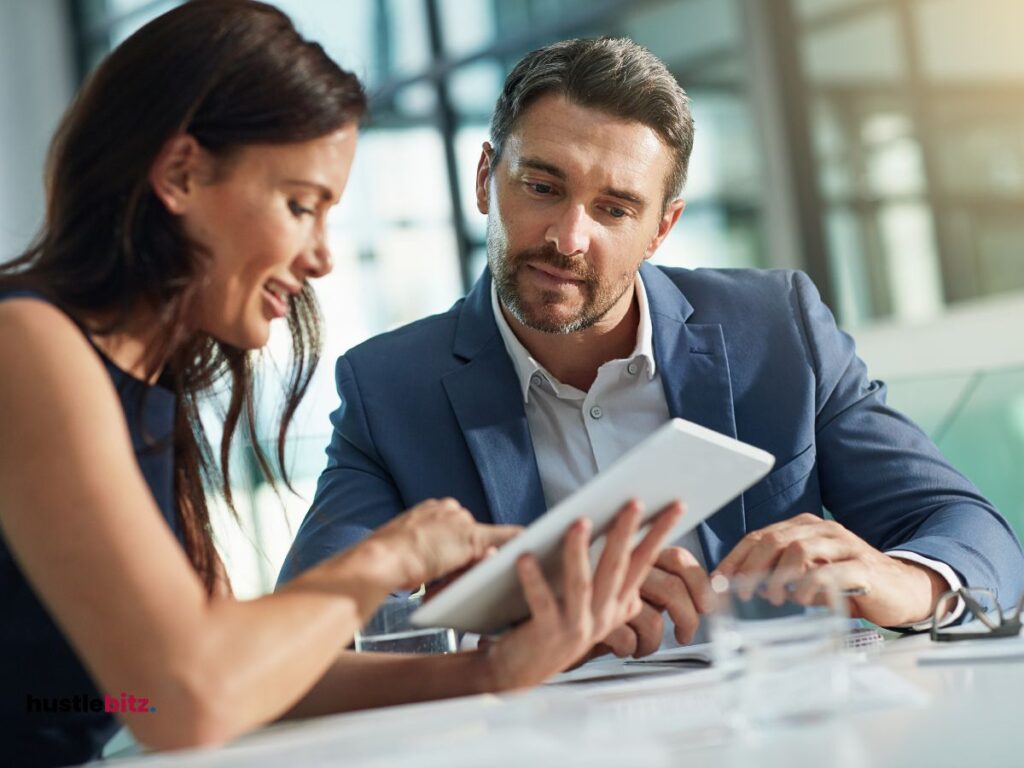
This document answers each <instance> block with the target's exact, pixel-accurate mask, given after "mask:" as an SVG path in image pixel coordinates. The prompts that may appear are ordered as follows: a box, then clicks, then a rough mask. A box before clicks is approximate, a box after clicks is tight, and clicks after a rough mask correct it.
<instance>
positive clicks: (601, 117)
mask: <svg viewBox="0 0 1024 768" xmlns="http://www.w3.org/2000/svg"><path fill="white" fill-rule="evenodd" d="M503 154H507V156H508V159H509V161H510V164H511V165H512V166H513V167H516V166H519V165H522V161H523V160H528V161H540V162H542V163H546V164H548V165H551V166H553V167H556V168H558V169H560V170H561V171H562V172H563V173H564V174H565V175H567V176H569V175H573V174H575V173H579V172H585V173H588V174H592V173H595V172H597V171H601V172H602V175H604V176H606V177H609V181H612V182H614V183H616V184H626V183H628V184H630V185H633V186H648V185H649V184H650V183H651V182H653V183H654V186H655V187H658V188H659V189H660V187H661V185H662V183H663V181H664V178H665V173H666V172H667V170H668V169H669V168H670V167H671V162H672V156H671V152H670V151H669V149H668V147H667V146H666V145H665V144H664V143H663V142H662V140H661V138H660V137H659V136H658V134H657V132H655V131H654V129H652V128H650V127H649V126H647V125H644V124H643V123H640V122H638V121H633V120H628V119H624V118H621V117H618V116H616V115H612V114H610V113H608V112H604V111H601V110H598V109H594V108H591V107H583V106H580V105H578V104H573V103H571V102H569V101H567V100H566V99H565V98H564V97H562V96H560V95H548V96H544V97H542V98H540V99H538V100H537V102H535V103H534V104H532V105H531V106H530V107H529V108H528V109H527V110H526V111H525V112H524V113H523V115H522V116H521V117H520V119H519V120H518V121H517V124H516V127H515V128H514V129H513V131H512V132H511V133H510V135H509V137H508V139H507V140H506V146H505V149H503ZM652 175H653V179H652Z"/></svg>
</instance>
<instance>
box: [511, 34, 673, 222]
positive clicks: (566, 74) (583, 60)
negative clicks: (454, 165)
mask: <svg viewBox="0 0 1024 768" xmlns="http://www.w3.org/2000/svg"><path fill="white" fill-rule="evenodd" d="M549 93H558V94H561V95H562V96H564V97H565V98H566V99H568V100H569V101H570V102H572V103H574V104H578V105H579V106H582V107H588V108H590V109H596V110H600V111H602V112H607V113H608V114H611V115H614V116H616V117H620V118H624V119H627V120H633V121H636V122H638V123H642V124H643V125H646V126H647V127H648V128H650V129H651V130H653V131H654V132H655V133H657V134H658V136H659V137H660V138H661V140H662V141H663V142H664V143H665V145H666V146H667V147H668V148H669V149H670V150H671V151H672V154H673V156H674V163H673V166H672V172H671V173H670V174H669V177H668V180H667V183H666V185H665V199H664V204H666V205H667V204H668V202H669V200H672V199H673V198H675V197H676V196H677V195H678V194H679V193H680V192H681V191H682V189H683V184H685V183H686V169H687V166H688V165H689V162H690V152H691V150H692V149H693V115H691V114H690V98H689V97H688V96H687V95H686V92H685V91H684V90H683V89H682V87H681V86H680V85H679V83H678V82H676V79H675V78H674V77H673V76H672V73H671V72H669V71H668V68H667V67H666V66H665V65H664V63H662V61H661V59H659V58H658V57H657V56H655V55H654V54H653V53H651V52H650V51H648V50H647V49H646V48H644V47H643V46H640V45H637V44H636V43H634V42H633V41H632V40H629V39H628V38H624V37H622V38H611V37H601V38H595V39H578V40H564V41H562V42H560V43H554V44H553V45H549V46H546V47H544V48H538V49H537V50H535V51H532V52H531V53H528V54H526V56H525V57H524V58H523V59H522V61H520V62H519V63H518V64H516V66H515V67H514V68H513V69H512V71H511V72H510V73H509V75H508V77H507V78H506V79H505V86H504V88H502V91H501V95H500V96H499V97H498V102H497V104H496V105H495V107H494V115H493V116H492V117H491V144H492V145H493V146H494V159H493V162H495V163H497V161H498V159H499V158H500V157H501V152H502V149H503V148H504V144H505V140H506V139H507V138H508V136H509V134H511V133H512V131H513V130H514V129H515V127H516V122H517V121H518V120H519V118H520V117H521V116H522V115H523V113H524V112H525V111H526V110H527V109H528V108H529V107H530V105H531V104H533V102H534V101H536V100H537V99H538V98H540V97H541V96H544V95H547V94H549Z"/></svg>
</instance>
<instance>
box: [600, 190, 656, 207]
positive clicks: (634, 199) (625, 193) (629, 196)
mask: <svg viewBox="0 0 1024 768" xmlns="http://www.w3.org/2000/svg"><path fill="white" fill-rule="evenodd" d="M601 193H602V194H605V195H608V197H617V198H618V199H619V200H625V201H626V202H627V203H632V204H633V205H636V206H639V207H641V208H643V207H644V206H645V205H647V201H646V200H644V199H643V198H642V197H641V196H640V195H638V194H637V193H636V192H630V191H629V190H626V189H615V188H614V187H605V188H604V189H602V190H601Z"/></svg>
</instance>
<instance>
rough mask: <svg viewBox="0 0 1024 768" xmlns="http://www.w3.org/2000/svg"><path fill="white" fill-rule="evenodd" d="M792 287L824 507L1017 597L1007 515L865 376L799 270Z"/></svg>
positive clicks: (870, 537) (863, 531)
mask: <svg viewBox="0 0 1024 768" xmlns="http://www.w3.org/2000/svg"><path fill="white" fill-rule="evenodd" d="M791 296H792V301H793V303H794V311H795V313H796V314H797V316H798V318H797V319H798V321H799V326H800V329H801V332H802V336H803V339H804V342H805V344H806V352H807V356H808V359H809V362H810V365H811V366H812V368H813V373H814V377H815V390H816V391H815V394H816V397H815V400H816V402H815V442H816V448H817V471H818V476H819V481H820V486H821V493H822V500H823V502H824V505H825V507H826V508H827V509H828V510H829V512H830V513H831V514H832V516H833V517H834V518H835V519H836V520H837V521H838V522H839V523H841V524H842V525H844V526H846V527H847V528H849V529H850V530H851V531H853V532H854V533H856V534H857V535H858V536H860V537H861V538H863V539H864V540H866V541H867V542H868V543H870V544H871V545H872V546H874V547H875V548H877V549H880V550H883V551H887V550H892V549H897V548H898V549H901V550H905V551H910V552H916V553H917V554H920V555H922V556H924V557H928V558H932V559H934V560H938V561H941V562H943V563H946V564H947V565H949V566H950V567H951V568H952V569H953V570H954V571H955V572H956V573H957V575H958V576H959V577H960V579H961V581H962V583H963V584H964V585H965V586H971V587H987V588H990V589H992V590H994V591H995V593H996V595H997V597H998V601H999V603H1000V604H1001V605H1003V606H1004V607H1008V606H1010V605H1013V604H1015V603H1016V601H1017V600H1018V599H1019V597H1020V595H1021V593H1022V590H1024V553H1022V551H1021V546H1020V542H1019V540H1018V539H1017V536H1016V535H1015V534H1014V532H1013V530H1012V529H1011V528H1010V526H1009V524H1008V523H1007V522H1006V520H1005V519H1004V518H1003V516H1002V515H1001V514H1000V513H999V512H998V511H997V510H996V509H995V508H994V507H993V506H992V504H990V503H989V502H988V501H987V500H986V499H985V498H984V497H983V496H982V495H981V493H980V492H979V491H978V489H977V488H975V487H974V485H973V484H972V483H971V482H970V481H969V480H968V479H967V478H966V477H964V476H963V475H962V474H960V473H959V472H958V471H956V470H955V469H954V468H953V467H952V466H951V465H950V464H949V462H947V461H946V459H945V458H944V457H943V456H942V454H941V453H940V452H939V450H938V448H937V447H936V445H935V444H934V443H933V442H932V441H931V440H930V439H929V438H928V436H927V435H925V434H924V432H922V431H921V429H919V428H918V427H917V426H916V425H915V424H914V423H913V422H911V421H910V420H909V419H908V418H906V417H905V416H903V415H902V414H900V413H898V412H897V411H895V410H894V409H892V408H890V407H889V406H887V405H886V402H885V398H886V388H885V385H884V384H882V383H881V382H878V381H871V380H869V379H868V377H867V370H866V368H865V365H864V363H863V362H862V361H861V360H860V358H858V357H857V354H856V351H855V348H854V342H853V339H852V338H850V336H848V335H847V334H845V333H843V332H842V331H840V330H839V329H838V327H837V326H836V323H835V319H834V318H833V317H832V313H831V312H830V311H829V309H828V308H827V307H826V306H825V305H824V303H822V301H821V298H820V296H819V295H818V292H817V289H816V288H815V287H814V284H813V283H812V282H811V280H810V279H809V278H808V277H807V276H806V275H804V274H803V273H800V272H795V273H793V280H792V293H791Z"/></svg>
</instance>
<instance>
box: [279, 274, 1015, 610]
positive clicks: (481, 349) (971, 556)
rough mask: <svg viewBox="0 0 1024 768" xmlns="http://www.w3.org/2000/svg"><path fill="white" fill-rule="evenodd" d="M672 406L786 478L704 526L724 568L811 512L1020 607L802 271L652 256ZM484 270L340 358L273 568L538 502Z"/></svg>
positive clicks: (966, 516) (772, 479)
mask: <svg viewBox="0 0 1024 768" xmlns="http://www.w3.org/2000/svg"><path fill="white" fill-rule="evenodd" d="M640 274H641V275H642V276H643V279H644V285H645V287H646V289H647V295H648V299H649V303H650V311H651V320H652V325H653V334H654V356H655V360H656V362H657V365H658V371H659V372H660V375H661V380H662V382H663V384H664V388H665V397H666V399H667V401H668V408H669V412H670V413H671V414H672V416H678V417H681V418H684V419H688V420H689V421H694V422H696V423H698V424H702V425H704V426H706V427H709V428H710V429H713V430H715V431H717V432H721V433H723V434H726V435H729V436H731V437H736V438H738V439H740V440H743V441H744V442H747V443H750V444H752V445H756V446H757V447H759V448H763V449H764V450H766V451H768V452H770V453H772V454H773V455H774V456H775V457H776V468H775V470H774V471H773V472H772V473H771V474H770V475H769V476H768V477H767V478H765V479H764V480H763V481H761V482H760V483H758V484H757V485H755V486H754V487H753V488H751V489H750V490H749V491H747V492H746V493H745V494H743V496H742V497H741V498H739V499H737V500H735V501H734V502H732V503H731V504H729V505H728V506H726V507H725V508H724V509H722V510H721V511H720V512H718V513H717V514H715V515H714V516H712V517H711V518H710V519H708V520H707V522H705V523H702V524H701V526H700V529H699V535H700V540H701V544H702V545H703V548H704V557H705V562H706V563H707V564H708V567H709V569H710V568H713V567H714V566H715V565H716V564H717V563H718V562H719V561H720V560H721V559H722V558H723V557H724V556H725V555H726V554H727V553H728V552H729V550H730V549H731V548H732V547H733V546H734V545H735V544H736V543H737V542H738V541H739V540H740V539H741V538H742V537H743V536H744V535H745V534H746V533H747V532H749V531H753V530H756V529H758V528H761V527H763V526H766V525H769V524H771V523H775V522H778V521H780V520H785V519H787V518H789V517H792V516H793V515H796V514H798V513H800V512H813V513H816V514H822V510H823V508H824V509H827V510H828V511H829V513H831V514H832V515H833V517H834V518H835V519H836V520H837V521H839V522H840V523H842V524H843V525H844V526H846V527H847V528H849V529H850V530H852V531H853V532H854V533H856V534H857V535H858V536H860V537H862V538H863V539H865V540H867V541H868V542H869V543H870V544H872V545H873V546H875V547H876V548H878V549H880V550H890V549H894V548H897V547H898V548H900V549H904V550H909V551H912V552H917V553H919V554H921V555H924V556H926V557H930V558H934V559H936V560H941V561H943V562H945V563H948V564H949V565H950V566H951V567H952V568H953V569H954V570H955V571H956V572H957V573H958V574H959V576H960V578H961V579H962V580H963V582H964V583H965V584H966V585H971V586H986V587H992V588H994V589H996V590H997V593H998V595H999V601H1000V603H1003V604H1010V603H1011V602H1013V601H1015V600H1016V599H1017V598H1018V596H1019V595H1020V594H1021V591H1022V589H1024V555H1022V552H1021V546H1020V543H1019V542H1018V540H1017V537H1016V536H1015V535H1014V533H1013V531H1012V530H1011V529H1010V527H1009V526H1008V525H1007V523H1006V521H1005V520H1004V519H1003V517H1002V516H1001V515H1000V514H999V513H998V512H997V511H996V510H995V509H994V508H993V507H992V505H991V504H990V503H989V502H988V501H986V500H985V499H984V498H983V497H982V496H981V494H980V493H979V492H978V490H977V489H976V488H975V487H974V486H973V485H972V484H971V483H970V481H968V480H967V479H966V478H965V477H964V476H963V475H961V474H960V473H959V472H957V471H956V470H955V469H953V468H952V467H951V466H950V465H949V464H948V463H947V462H946V460H945V459H944V458H943V457H942V455H941V454H940V453H939V451H938V449H937V448H936V447H935V445H934V444H933V443H932V441H931V440H930V439H929V438H928V437H927V436H926V435H925V434H924V433H923V432H921V430H920V429H918V428H917V427H916V426H915V425H914V424H913V423H912V422H910V421H909V420H908V419H907V418H905V417H904V416H902V415H900V414H899V413H897V412H896V411H894V410H893V409H891V408H889V407H888V406H887V405H886V404H885V386H884V385H883V384H881V383H879V382H877V381H870V380H869V379H868V378H867V375H866V370H865V366H864V364H863V363H862V362H861V360H860V359H859V358H858V357H857V355H856V353H855V350H854V343H853V340H852V339H851V338H850V337H849V336H848V335H846V334H845V333H843V332H841V331H840V330H839V329H838V328H837V327H836V324H835V321H834V319H833V317H832V314H831V313H830V312H829V310H828V308H827V307H826V306H825V305H824V304H823V303H822V302H821V299H820V297H819V296H818V292H817V290H816V289H815V287H814V285H813V283H812V282H811V281H810V279H809V278H808V277H807V276H806V275H804V274H803V273H801V272H793V271H782V270H771V271H764V270H713V269H698V270H686V269H669V268H662V267H656V266H653V265H650V264H646V263H645V264H644V265H643V266H642V267H641V272H640ZM490 282H491V281H490V274H489V273H488V272H486V271H485V272H484V274H483V276H482V277H481V278H480V280H479V281H478V282H477V283H476V285H475V286H474V287H473V290H472V291H471V292H470V293H469V295H468V296H466V298H465V299H463V300H460V301H458V302H457V303H456V304H455V305H454V306H453V307H452V308H451V309H450V310H449V311H448V312H445V313H444V314H441V315H435V316H433V317H428V318H425V319H423V320H420V321H418V322H415V323H412V324H411V325H407V326H405V327H403V328H400V329H398V330H396V331H393V332H391V333H386V334H383V335H381V336H378V337H376V338H373V339H370V340H369V341H367V342H365V343H363V344H360V345H359V346H357V347H355V348H353V349H352V350H350V351H349V352H348V353H346V354H345V355H343V356H342V357H340V358H339V359H338V362H337V383H338V393H339V395H340V396H341V405H340V407H339V408H338V410H337V411H335V412H334V413H333V414H332V416H331V421H332V423H333V425H334V434H333V436H332V438H331V443H330V445H329V446H328V448H327V459H328V461H327V468H326V469H325V470H324V472H323V474H322V475H321V476H320V481H319V484H318V487H317V492H316V497H315V499H314V501H313V505H312V508H311V509H310V510H309V513H308V514H307V516H306V519H305V520H304V522H303V523H302V526H301V527H300V529H299V532H298V535H297V537H296V539H295V543H294V544H293V546H292V549H291V551H290V553H289V555H288V557H287V559H286V561H285V564H284V567H283V569H282V571H281V577H280V578H281V580H282V581H285V580H287V579H289V578H292V577H293V576H295V575H296V574H298V573H300V572H301V571H302V570H304V569H306V568H308V567H310V566H311V565H313V564H315V563H317V562H319V561H320V560H322V559H324V558H326V557H327V556H329V555H331V554H333V553H335V552H338V551H340V550H343V549H345V548H346V547H348V546H350V545H352V544H353V543H355V542H357V541H359V540H360V539H362V538H363V537H364V536H366V535H367V534H368V533H369V531H371V530H372V529H374V528H377V527H378V526H380V525H381V524H383V523H385V522H387V521H388V520H390V519H391V518H392V517H394V516H395V515H397V514H398V513H399V512H401V511H402V510H404V509H407V508H408V507H411V506H413V505H414V504H416V503H418V502H420V501H423V500H424V499H428V498H432V497H444V496H453V497H455V498H456V499H458V500H459V501H460V502H461V503H462V504H463V505H464V506H465V507H466V508H468V509H469V510H470V511H471V512H472V513H473V514H474V515H475V516H476V517H477V519H479V520H481V521H485V522H496V523H518V524H528V523H530V522H531V521H532V520H534V519H536V518H537V517H538V516H539V515H541V514H543V513H544V511H545V509H546V506H545V502H544V495H543V492H542V490H541V483H540V476H539V474H538V471H537V463H536V458H535V456H534V452H533V444H532V442H531V440H530V433H529V427H528V426H527V421H526V413H525V411H524V408H523V397H522V390H521V389H520V387H519V382H518V379H517V378H516V374H515V371H514V369H513V366H512V361H511V359H510V358H509V356H508V353H507V352H506V351H505V346H504V344H503V342H502V339H501V336H500V334H499V333H498V329H497V326H496V325H495V322H494V316H493V312H492V309H491V298H490Z"/></svg>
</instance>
